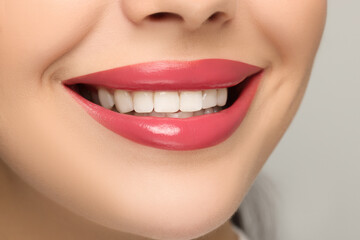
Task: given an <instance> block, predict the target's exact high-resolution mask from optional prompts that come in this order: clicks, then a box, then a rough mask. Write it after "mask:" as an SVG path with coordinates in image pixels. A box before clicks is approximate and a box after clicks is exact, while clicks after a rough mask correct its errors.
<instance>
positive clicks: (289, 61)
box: [0, 0, 326, 239]
mask: <svg viewBox="0 0 360 240" xmlns="http://www.w3.org/2000/svg"><path fill="white" fill-rule="evenodd" d="M161 12H167V13H170V14H167V15H166V14H165V15H163V16H162V17H159V14H158V15H155V16H158V18H157V19H154V17H149V16H150V15H152V14H155V13H161ZM217 12H220V14H218V15H217V17H214V18H212V20H209V21H207V19H208V18H209V17H210V16H211V15H213V14H214V13H217ZM325 14H326V1H325V0H317V1H314V0H295V1H285V0H202V1H192V0H146V1H143V0H77V1H73V0H21V1H14V0H0V53H1V54H0V156H1V159H2V160H3V161H4V162H5V164H6V165H8V166H9V167H10V168H11V169H12V170H14V172H15V173H16V174H17V175H18V176H20V177H21V178H22V179H23V180H25V182H27V183H28V184H30V185H31V186H33V187H34V188H35V189H37V190H39V191H40V192H42V193H43V194H44V195H46V196H48V197H49V198H51V199H53V200H55V201H56V202H58V203H59V204H61V205H63V206H66V207H67V208H68V209H70V210H72V211H73V212H75V213H77V214H80V215H82V216H84V217H86V218H87V219H89V220H92V221H94V222H96V223H99V224H101V225H104V226H106V227H109V228H113V229H116V230H120V231H124V232H128V233H132V234H136V235H141V236H146V237H152V238H164V239H188V238H195V237H198V236H200V235H203V234H205V233H207V232H209V231H211V230H214V229H215V228H217V227H218V226H220V225H221V224H222V223H224V222H225V221H226V220H227V219H229V217H230V216H231V215H232V214H233V213H234V212H235V210H236V209H237V207H238V206H239V204H240V203H241V201H242V199H243V197H244V195H245V194H246V193H247V191H248V189H249V188H250V186H251V184H252V182H253V180H254V179H255V177H256V175H257V174H258V172H259V170H260V169H261V167H262V166H263V164H264V162H265V161H266V159H267V158H268V156H269V154H270V153H271V152H272V150H273V149H274V147H275V146H276V144H277V143H278V141H279V139H280V138H281V136H282V135H283V133H284V131H285V130H286V128H287V127H288V125H289V123H290V122H291V120H292V118H293V117H294V114H295V112H296V111H297V109H298V106H299V104H300V101H301V99H302V97H303V94H304V91H305V89H306V85H307V83H308V80H309V75H310V71H311V67H312V63H313V60H314V56H315V52H316V50H317V48H318V44H319V41H320V38H321V34H322V30H323V27H324V19H325ZM152 16H154V15H152ZM208 58H209V59H210V58H211V59H213V58H217V59H230V60H235V61H241V62H244V63H247V64H251V65H255V66H257V67H260V68H262V69H263V74H262V76H261V79H260V82H259V85H258V88H257V91H256V94H255V97H254V99H253V101H252V103H251V106H250V108H249V110H248V112H247V114H246V116H245V118H244V119H243V121H242V122H241V124H240V125H239V126H238V127H237V128H236V130H235V131H234V132H233V133H232V134H231V136H229V137H227V138H226V139H224V141H221V142H220V143H217V144H215V145H213V146H211V147H205V148H200V149H197V148H195V149H192V150H184V151H179V150H171V149H170V150H166V149H163V148H161V147H160V148H159V147H156V146H155V147H154V146H147V145H143V144H141V143H138V142H134V141H132V140H129V139H127V138H124V137H123V136H121V135H118V134H116V133H115V132H113V131H110V130H109V129H108V128H106V127H104V126H103V125H101V124H99V122H98V121H95V120H94V118H93V116H91V115H90V114H89V113H88V112H87V111H86V110H85V109H84V108H83V107H82V106H80V104H79V103H78V102H77V101H76V100H75V99H74V98H73V97H72V96H71V95H70V94H69V92H68V91H67V90H66V89H65V88H64V85H63V82H64V81H65V80H67V79H71V78H74V77H77V76H82V75H86V74H89V73H93V72H99V71H102V70H108V69H113V68H118V67H122V66H127V65H132V64H137V63H144V62H152V61H160V60H161V61H163V60H179V61H188V60H198V59H208ZM185 87H186V86H185ZM155 90H156V89H155ZM132 117H133V118H129V119H134V118H142V117H143V116H132ZM185 120H186V119H185ZM187 120H189V119H187ZM140 121H141V119H140ZM208 130H209V131H212V130H211V129H208ZM194 135H196V129H195V130H194Z"/></svg>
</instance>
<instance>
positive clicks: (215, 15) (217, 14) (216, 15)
mask: <svg viewBox="0 0 360 240" xmlns="http://www.w3.org/2000/svg"><path fill="white" fill-rule="evenodd" d="M225 17H226V16H225V13H223V12H215V13H213V14H212V15H211V16H210V17H209V18H208V19H207V21H208V22H214V21H217V20H219V19H221V18H225Z"/></svg>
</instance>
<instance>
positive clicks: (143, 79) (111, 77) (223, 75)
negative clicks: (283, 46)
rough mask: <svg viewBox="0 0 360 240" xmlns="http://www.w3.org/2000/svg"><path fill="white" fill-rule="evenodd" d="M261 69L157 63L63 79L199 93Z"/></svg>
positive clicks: (212, 62) (206, 62) (223, 63)
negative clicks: (201, 90)
mask: <svg viewBox="0 0 360 240" xmlns="http://www.w3.org/2000/svg"><path fill="white" fill-rule="evenodd" d="M261 70H262V68H260V67H257V66H254V65H250V64H247V63H243V62H239V61H234V60H228V59H200V60H195V61H155V62H146V63H138V64H134V65H128V66H123V67H118V68H113V69H110V70H104V71H100V72H95V73H90V74H87V75H83V76H79V77H74V78H71V79H67V80H64V81H63V83H64V84H66V85H71V84H78V83H83V84H90V85H97V86H103V87H107V88H114V89H126V90H199V89H211V88H227V87H231V86H234V85H237V84H238V83H240V82H242V81H243V80H245V79H246V78H247V77H249V76H251V75H254V74H256V73H258V72H260V71H261Z"/></svg>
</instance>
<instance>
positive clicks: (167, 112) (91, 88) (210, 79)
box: [62, 59, 263, 150]
mask: <svg viewBox="0 0 360 240" xmlns="http://www.w3.org/2000/svg"><path fill="white" fill-rule="evenodd" d="M262 70H263V69H262V68H260V67H257V66H254V65H250V64H246V63H242V62H238V61H234V60H226V59H202V60H196V61H185V62H184V61H158V62H149V63H140V64H135V65H129V66H124V67H120V68H115V69H110V70H106V71H101V72H97V73H91V74H88V75H84V76H80V77H75V78H71V79H68V80H65V81H63V82H62V83H63V86H64V87H65V89H66V90H67V91H68V92H69V93H70V95H71V96H72V97H74V98H75V100H76V101H77V102H78V103H79V104H80V105H81V106H82V107H83V108H84V109H85V110H86V111H87V113H88V114H89V115H90V116H91V117H93V118H94V119H95V120H96V121H97V122H98V123H100V124H101V125H103V126H104V127H105V128H107V129H108V130H111V131H113V132H114V133H116V134H118V135H120V136H122V137H125V138H127V139H129V140H131V141H134V142H137V143H139V144H143V145H147V146H150V147H155V148H160V149H167V150H196V149H201V148H206V147H211V146H214V145H217V144H219V143H221V142H223V141H224V140H226V139H227V138H228V137H230V136H231V135H232V133H233V132H234V131H235V130H236V129H237V128H238V126H239V125H240V124H241V122H242V120H243V118H244V117H245V115H246V113H247V111H248V108H249V107H250V105H251V102H252V99H253V97H254V95H255V93H256V89H257V86H258V83H259V81H260V79H261V72H262Z"/></svg>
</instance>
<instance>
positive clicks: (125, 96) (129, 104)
mask: <svg viewBox="0 0 360 240" xmlns="http://www.w3.org/2000/svg"><path fill="white" fill-rule="evenodd" d="M114 100H115V107H116V109H117V110H118V111H119V112H120V113H127V112H131V111H132V110H134V105H133V100H132V97H131V94H130V93H129V92H128V91H125V90H115V92H114Z"/></svg>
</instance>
